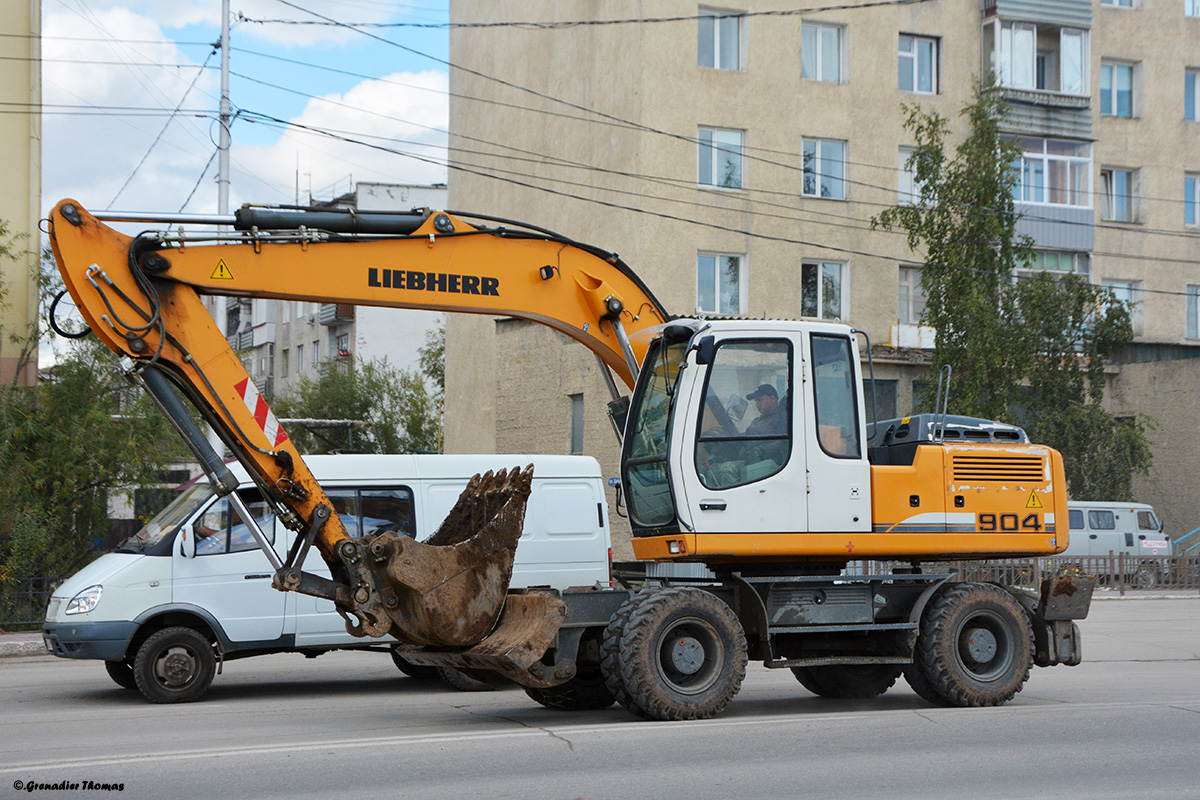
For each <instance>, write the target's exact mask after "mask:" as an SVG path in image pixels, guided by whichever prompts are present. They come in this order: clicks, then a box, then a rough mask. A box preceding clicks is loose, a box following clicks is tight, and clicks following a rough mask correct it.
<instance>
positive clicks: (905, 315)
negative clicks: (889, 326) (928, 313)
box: [896, 267, 925, 325]
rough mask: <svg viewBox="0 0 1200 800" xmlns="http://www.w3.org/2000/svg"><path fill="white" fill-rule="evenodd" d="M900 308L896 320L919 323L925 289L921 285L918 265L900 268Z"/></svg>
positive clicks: (923, 309) (923, 308) (912, 323)
mask: <svg viewBox="0 0 1200 800" xmlns="http://www.w3.org/2000/svg"><path fill="white" fill-rule="evenodd" d="M899 301H900V309H899V313H898V315H897V317H896V321H897V322H900V323H902V324H908V325H919V324H921V317H922V316H924V314H925V290H924V289H923V288H922V287H921V268H920V267H901V268H900V292H899Z"/></svg>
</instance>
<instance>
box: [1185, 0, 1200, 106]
mask: <svg viewBox="0 0 1200 800" xmlns="http://www.w3.org/2000/svg"><path fill="white" fill-rule="evenodd" d="M1196 2H1197V3H1200V0H1196ZM1183 118H1184V119H1186V120H1190V121H1192V122H1200V69H1189V70H1185V71H1184V73H1183Z"/></svg>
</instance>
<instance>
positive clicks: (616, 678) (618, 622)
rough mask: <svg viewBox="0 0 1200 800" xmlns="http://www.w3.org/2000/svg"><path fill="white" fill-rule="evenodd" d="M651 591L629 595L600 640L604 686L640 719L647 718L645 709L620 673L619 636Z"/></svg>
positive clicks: (601, 670)
mask: <svg viewBox="0 0 1200 800" xmlns="http://www.w3.org/2000/svg"><path fill="white" fill-rule="evenodd" d="M652 593H653V592H652V591H651V590H648V589H643V590H642V591H640V592H637V593H636V594H633V595H630V597H629V599H628V600H626V601H625V602H624V603H622V604H621V606H620V608H618V609H617V611H616V613H614V614H613V616H612V619H611V620H609V622H608V627H606V628H605V629H604V637H603V638H602V639H601V640H600V672H601V674H602V675H603V676H604V683H605V686H607V687H608V691H609V693H610V694H612V696H613V699H615V700H616V701H617V703H618V704H619V705H620V706H621V707H622V708H624V709H625V710H626V711H628V712H629V713H631V714H633V715H634V716H637V717H641V718H642V719H646V718H647V715H646V710H645V709H644V708H642V707H641V706H639V705H638V704H637V703H636V702H634V700H633V695H631V694H630V693H629V690H628V689H627V688H625V677H624V676H623V675H622V674H621V636H622V635H624V633H625V626H626V625H627V624H628V623H629V617H630V615H632V614H633V612H634V611H635V610H636V609H637V607H638V606H639V605H641V604H642V602H643V601H645V600H646V598H648V597H649V596H650V595H651V594H652Z"/></svg>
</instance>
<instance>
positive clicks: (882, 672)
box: [792, 664, 901, 700]
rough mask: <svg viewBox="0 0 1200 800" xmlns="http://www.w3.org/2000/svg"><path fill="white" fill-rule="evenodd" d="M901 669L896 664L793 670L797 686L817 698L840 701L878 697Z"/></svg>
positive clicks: (892, 684)
mask: <svg viewBox="0 0 1200 800" xmlns="http://www.w3.org/2000/svg"><path fill="white" fill-rule="evenodd" d="M900 672H901V667H900V666H898V665H896V664H832V665H829V666H825V667H792V674H793V675H795V676H796V680H798V681H800V685H801V686H803V687H804V688H805V689H808V690H809V691H810V692H812V693H813V694H815V695H817V696H819V697H832V698H836V699H839V700H851V699H860V700H861V699H866V698H870V697H878V696H879V695H881V694H883V693H884V692H886V691H887V690H888V689H890V688H892V686H894V685H895V683H896V679H897V678H899V677H900Z"/></svg>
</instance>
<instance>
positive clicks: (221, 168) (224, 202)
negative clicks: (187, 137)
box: [217, 0, 230, 214]
mask: <svg viewBox="0 0 1200 800" xmlns="http://www.w3.org/2000/svg"><path fill="white" fill-rule="evenodd" d="M219 119H220V123H221V133H220V137H221V138H220V142H219V145H218V150H217V213H218V214H228V213H229V125H230V119H229V0H221V108H220V114H219Z"/></svg>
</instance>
